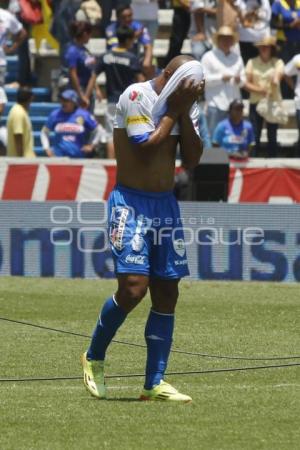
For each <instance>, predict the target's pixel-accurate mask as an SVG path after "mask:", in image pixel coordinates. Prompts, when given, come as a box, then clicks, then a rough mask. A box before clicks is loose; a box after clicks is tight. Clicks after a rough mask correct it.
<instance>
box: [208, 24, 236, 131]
mask: <svg viewBox="0 0 300 450" xmlns="http://www.w3.org/2000/svg"><path fill="white" fill-rule="evenodd" d="M214 40H215V44H216V47H215V48H213V49H212V50H210V51H208V52H207V53H205V55H204V56H203V58H202V65H203V71H204V73H205V80H206V81H205V83H206V84H205V98H206V106H207V125H208V130H209V132H210V135H211V136H212V135H213V132H214V130H215V128H216V126H217V124H218V123H219V122H220V121H221V120H223V119H225V118H226V117H227V114H228V109H229V105H230V103H231V102H232V101H233V100H235V99H237V98H240V97H241V92H240V88H241V86H243V84H244V82H245V70H244V64H243V60H242V58H241V56H240V55H238V54H237V52H236V51H233V50H232V47H233V46H234V45H235V43H236V42H237V35H236V34H235V32H234V31H233V30H232V28H230V27H227V26H223V27H221V28H219V30H218V31H217V32H216V33H215V36H214Z"/></svg>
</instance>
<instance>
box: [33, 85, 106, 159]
mask: <svg viewBox="0 0 300 450" xmlns="http://www.w3.org/2000/svg"><path fill="white" fill-rule="evenodd" d="M60 98H61V107H59V108H57V109H55V110H54V111H53V112H52V113H51V114H50V116H49V118H48V120H47V122H46V124H45V126H44V127H43V129H42V131H41V141H42V146H43V149H44V151H45V152H46V153H47V155H48V156H68V157H70V158H85V157H88V156H93V153H94V152H95V149H96V147H97V145H98V144H99V143H100V142H101V140H102V138H103V131H104V130H103V128H102V127H101V126H100V125H99V124H98V122H97V121H96V119H95V118H94V117H93V116H92V115H91V113H90V112H89V111H87V110H86V109H83V108H80V107H79V106H78V103H79V97H78V95H77V93H76V92H75V91H74V90H72V89H67V90H65V91H63V92H62V93H61V97H60ZM50 132H53V133H54V137H53V146H51V144H50V139H49V135H50Z"/></svg>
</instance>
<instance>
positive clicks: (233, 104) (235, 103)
mask: <svg viewBox="0 0 300 450" xmlns="http://www.w3.org/2000/svg"><path fill="white" fill-rule="evenodd" d="M236 107H240V108H241V109H242V108H244V103H243V100H240V99H238V98H236V99H235V100H233V101H232V102H231V103H230V105H229V112H230V111H231V110H232V109H233V108H236Z"/></svg>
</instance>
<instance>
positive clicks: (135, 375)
mask: <svg viewBox="0 0 300 450" xmlns="http://www.w3.org/2000/svg"><path fill="white" fill-rule="evenodd" d="M295 366H300V363H292V364H276V365H270V366H252V367H251V366H250V367H232V368H223V369H207V370H189V371H186V372H168V373H166V374H165V375H166V376H174V375H205V374H210V373H222V372H241V371H246V370H262V369H280V368H288V367H295ZM144 376H145V374H144V373H129V374H119V375H106V376H105V378H107V379H108V378H138V377H144ZM81 379H82V376H72V377H71V376H70V377H37V378H0V383H5V382H13V383H19V382H29V381H65V380H81Z"/></svg>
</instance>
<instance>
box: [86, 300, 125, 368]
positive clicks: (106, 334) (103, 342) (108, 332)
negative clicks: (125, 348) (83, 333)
mask: <svg viewBox="0 0 300 450" xmlns="http://www.w3.org/2000/svg"><path fill="white" fill-rule="evenodd" d="M126 316H127V313H126V312H125V311H123V310H122V309H121V308H120V307H119V306H118V304H117V303H116V301H115V298H114V296H113V297H111V298H109V299H108V300H107V301H106V302H105V303H104V305H103V308H102V311H101V314H100V317H99V319H98V321H97V324H96V328H95V330H94V333H93V336H92V341H91V344H90V347H89V349H88V351H87V359H96V360H100V361H104V358H105V352H106V349H107V347H108V346H109V344H110V343H111V341H112V338H113V337H114V335H115V334H116V332H117V330H118V328H119V327H120V326H121V325H122V323H123V322H124V320H125V319H126Z"/></svg>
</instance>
